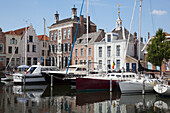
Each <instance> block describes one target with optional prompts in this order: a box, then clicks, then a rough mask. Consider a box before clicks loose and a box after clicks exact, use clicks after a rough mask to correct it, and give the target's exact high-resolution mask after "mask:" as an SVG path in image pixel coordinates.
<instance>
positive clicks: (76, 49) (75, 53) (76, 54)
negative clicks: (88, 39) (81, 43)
mask: <svg viewBox="0 0 170 113" xmlns="http://www.w3.org/2000/svg"><path fill="white" fill-rule="evenodd" d="M75 56H76V57H77V49H75Z"/></svg>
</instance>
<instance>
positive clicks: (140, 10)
mask: <svg viewBox="0 0 170 113" xmlns="http://www.w3.org/2000/svg"><path fill="white" fill-rule="evenodd" d="M141 13H142V0H140V14H139V50H138V52H139V56H138V64H139V63H140V43H141ZM138 66H139V65H138ZM138 68H139V67H138ZM138 73H139V72H138Z"/></svg>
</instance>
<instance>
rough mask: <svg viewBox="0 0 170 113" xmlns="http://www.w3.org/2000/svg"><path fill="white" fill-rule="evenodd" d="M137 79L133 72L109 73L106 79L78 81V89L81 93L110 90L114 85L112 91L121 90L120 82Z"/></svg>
mask: <svg viewBox="0 0 170 113" xmlns="http://www.w3.org/2000/svg"><path fill="white" fill-rule="evenodd" d="M136 78H137V75H136V73H131V72H124V73H116V72H115V73H108V74H107V75H106V76H104V77H95V76H94V77H93V76H87V77H82V78H77V79H76V89H77V90H79V91H93V90H109V89H110V84H112V89H119V84H118V82H119V81H126V80H133V79H136ZM111 81H112V82H111Z"/></svg>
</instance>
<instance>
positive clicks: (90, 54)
mask: <svg viewBox="0 0 170 113" xmlns="http://www.w3.org/2000/svg"><path fill="white" fill-rule="evenodd" d="M89 56H91V48H89Z"/></svg>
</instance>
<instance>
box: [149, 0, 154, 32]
mask: <svg viewBox="0 0 170 113" xmlns="http://www.w3.org/2000/svg"><path fill="white" fill-rule="evenodd" d="M149 1H150V2H149V3H150V13H151V12H152V3H151V0H149ZM151 21H152V30H153V32H155V29H154V22H153V15H152V13H151Z"/></svg>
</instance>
